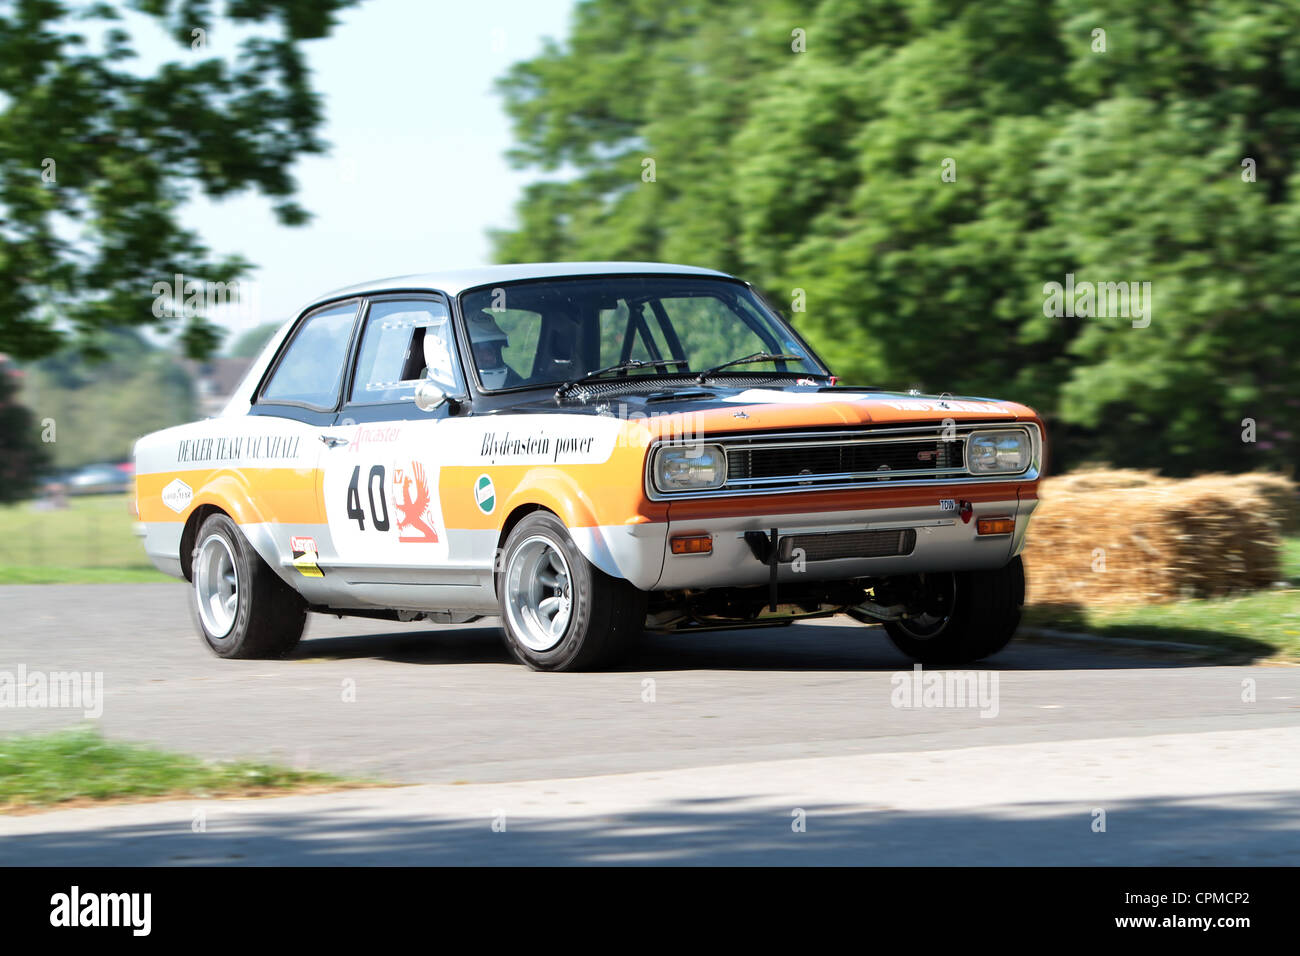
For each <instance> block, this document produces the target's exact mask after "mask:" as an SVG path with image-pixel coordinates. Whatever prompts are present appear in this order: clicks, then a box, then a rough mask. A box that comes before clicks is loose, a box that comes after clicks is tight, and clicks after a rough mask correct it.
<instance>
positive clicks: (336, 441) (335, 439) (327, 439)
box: [320, 435, 348, 448]
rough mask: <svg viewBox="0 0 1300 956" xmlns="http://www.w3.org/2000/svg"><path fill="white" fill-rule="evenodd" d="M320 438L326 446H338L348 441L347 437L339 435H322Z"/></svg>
mask: <svg viewBox="0 0 1300 956" xmlns="http://www.w3.org/2000/svg"><path fill="white" fill-rule="evenodd" d="M320 440H321V441H323V442H324V443H325V447H326V448H338V447H339V445H346V444H347V443H348V440H347V439H346V438H340V437H339V436H338V435H321V436H320Z"/></svg>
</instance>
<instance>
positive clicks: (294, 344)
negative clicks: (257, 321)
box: [262, 301, 357, 411]
mask: <svg viewBox="0 0 1300 956" xmlns="http://www.w3.org/2000/svg"><path fill="white" fill-rule="evenodd" d="M356 315H357V303H356V302H355V301H353V302H345V303H343V304H341V305H332V306H329V307H327V308H324V309H322V310H321V311H319V312H316V313H314V314H313V315H309V316H308V317H307V318H306V319H304V320H303V322H302V324H301V325H299V326H298V331H297V332H296V333H295V334H294V336H293V340H292V341H290V343H289V346H288V348H287V349H285V352H284V354H283V355H282V356H281V358H280V361H279V364H277V365H276V367H275V371H274V372H272V373H271V380H270V381H269V382H267V383H266V388H264V389H262V401H264V402H284V403H287V404H291V405H305V406H307V407H308V408H315V409H319V410H321V411H328V410H329V409H332V408H333V407H334V405H335V404H336V403H337V401H338V395H339V383H340V382H341V381H342V379H343V367H344V366H345V365H346V364H347V359H348V345H349V344H350V342H351V339H352V324H353V321H354V320H355V319H356Z"/></svg>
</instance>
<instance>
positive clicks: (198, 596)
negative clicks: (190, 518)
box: [190, 514, 307, 659]
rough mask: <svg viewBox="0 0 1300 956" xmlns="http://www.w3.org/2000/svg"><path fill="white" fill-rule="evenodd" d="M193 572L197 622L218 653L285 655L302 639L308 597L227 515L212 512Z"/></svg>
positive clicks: (196, 551) (192, 596)
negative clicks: (277, 570) (289, 582)
mask: <svg viewBox="0 0 1300 956" xmlns="http://www.w3.org/2000/svg"><path fill="white" fill-rule="evenodd" d="M190 578H191V582H190V583H191V592H190V611H191V612H192V614H193V616H194V623H195V625H196V626H197V627H198V629H199V634H200V635H201V636H202V638H203V642H204V643H205V644H207V646H208V649H209V650H211V651H212V653H214V654H216V655H217V656H218V657H230V658H245V659H247V658H275V657H284V656H285V655H286V654H288V653H289V652H290V651H291V650H293V648H294V646H295V645H296V644H297V643H298V641H299V639H301V637H302V632H303V628H304V627H305V626H306V623H307V604H306V602H305V601H304V600H303V599H302V596H301V595H300V594H298V592H297V591H295V590H294V589H293V588H291V587H289V585H287V584H285V583H284V582H283V581H281V580H280V578H279V576H278V575H277V574H276V573H275V572H274V571H272V570H271V568H270V566H269V565H267V563H266V562H265V561H263V560H262V558H261V556H260V555H258V553H257V552H256V551H254V550H253V548H252V546H251V545H250V544H249V543H248V541H247V540H246V539H245V538H244V536H243V534H242V533H241V532H240V530H239V527H238V526H237V525H236V524H235V523H234V522H233V521H231V520H230V518H228V517H227V516H226V515H224V514H214V515H212V516H210V517H209V518H208V519H207V520H205V521H204V522H203V524H202V525H201V526H200V528H199V533H198V536H197V537H196V538H195V546H194V555H193V564H192V565H191V569H190Z"/></svg>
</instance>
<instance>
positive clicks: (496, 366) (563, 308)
mask: <svg viewBox="0 0 1300 956" xmlns="http://www.w3.org/2000/svg"><path fill="white" fill-rule="evenodd" d="M461 307H462V309H463V311H464V316H465V323H466V326H467V328H468V331H469V338H470V344H471V347H472V349H473V353H474V364H475V366H476V367H477V369H478V380H479V382H480V384H481V385H482V387H483V388H484V389H485V390H488V391H495V390H498V389H503V388H519V387H530V386H543V385H559V384H563V383H564V382H571V381H574V380H575V379H579V378H582V377H583V376H585V375H589V374H591V373H592V372H595V371H597V370H600V369H608V368H610V367H611V366H616V365H620V364H623V363H626V362H647V363H655V364H654V365H653V366H650V367H642V368H630V369H626V370H624V371H621V372H619V373H618V374H619V375H625V376H627V377H629V378H631V377H661V376H664V375H672V374H682V373H695V374H698V373H700V372H704V371H708V370H709V369H712V368H714V367H715V366H718V365H722V364H724V363H726V362H731V361H734V360H736V359H741V358H745V357H747V356H752V355H754V354H755V353H765V354H771V355H773V356H776V357H774V358H765V359H761V360H756V361H752V362H746V363H744V364H739V365H735V366H732V367H731V368H728V369H726V370H725V371H720V372H717V373H715V374H718V375H720V376H725V375H729V374H739V375H746V374H748V375H751V376H752V375H754V374H756V373H757V374H765V373H766V374H772V373H780V372H784V373H790V374H794V375H823V374H824V372H823V370H822V368H821V366H820V365H819V364H818V363H817V361H816V360H815V359H814V358H813V357H812V356H811V355H810V354H809V353H808V350H807V348H805V347H804V346H803V345H802V344H801V343H800V342H799V341H798V339H797V338H796V337H795V336H794V335H793V334H791V332H790V330H789V329H788V328H787V327H786V326H785V324H784V323H783V322H781V320H780V319H779V318H778V317H777V316H775V315H773V314H772V313H771V312H770V311H769V310H768V309H767V308H765V307H764V305H763V304H762V302H761V300H759V299H758V298H757V297H756V296H755V295H754V294H753V293H752V292H751V291H750V290H749V289H747V288H746V287H745V286H744V285H741V284H740V283H738V282H728V281H726V280H721V279H710V278H701V277H696V276H609V277H605V276H596V277H586V278H575V279H550V280H546V281H544V282H540V281H534V282H520V283H505V284H503V285H499V286H493V287H490V288H482V289H475V290H471V291H470V292H466V293H464V294H463V295H462V296H461ZM668 363H671V364H668Z"/></svg>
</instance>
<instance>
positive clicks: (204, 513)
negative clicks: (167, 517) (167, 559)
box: [178, 504, 230, 583]
mask: <svg viewBox="0 0 1300 956" xmlns="http://www.w3.org/2000/svg"><path fill="white" fill-rule="evenodd" d="M212 515H225V516H226V517H227V518H229V517H230V514H229V513H228V512H226V511H223V510H222V509H221V508H218V507H217V506H216V505H214V504H202V505H199V506H198V507H197V508H195V509H194V510H193V511H191V512H190V516H189V517H188V518H186V519H185V527H184V528H182V529H181V545H180V554H179V555H178V557H179V558H180V561H181V573H182V574H184V575H185V580H186V581H189V582H191V583H192V582H193V581H194V545H195V541H196V540H197V538H198V536H199V528H201V527H203V522H205V521H207V520H208V518H209V517H211V516H212Z"/></svg>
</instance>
